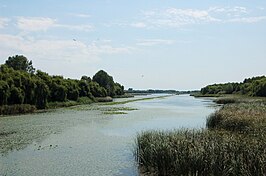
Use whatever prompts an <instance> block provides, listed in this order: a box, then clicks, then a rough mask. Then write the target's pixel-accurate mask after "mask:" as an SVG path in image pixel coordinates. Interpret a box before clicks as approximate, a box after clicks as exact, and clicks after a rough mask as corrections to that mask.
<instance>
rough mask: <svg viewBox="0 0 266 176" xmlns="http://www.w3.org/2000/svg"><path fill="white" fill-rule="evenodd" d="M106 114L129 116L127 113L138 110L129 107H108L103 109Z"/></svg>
mask: <svg viewBox="0 0 266 176" xmlns="http://www.w3.org/2000/svg"><path fill="white" fill-rule="evenodd" d="M101 110H102V111H103V113H104V114H127V113H126V112H125V111H134V110H137V109H136V108H129V107H107V108H103V109H101Z"/></svg>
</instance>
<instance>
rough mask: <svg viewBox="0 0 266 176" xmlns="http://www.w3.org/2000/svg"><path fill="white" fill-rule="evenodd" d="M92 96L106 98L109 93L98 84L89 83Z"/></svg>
mask: <svg viewBox="0 0 266 176" xmlns="http://www.w3.org/2000/svg"><path fill="white" fill-rule="evenodd" d="M89 86H90V90H91V94H92V95H93V96H94V97H106V96H107V91H106V89H105V88H104V87H101V86H100V85H99V84H98V83H97V82H94V81H92V82H90V83H89Z"/></svg>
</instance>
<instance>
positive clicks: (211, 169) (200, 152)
mask: <svg viewBox="0 0 266 176" xmlns="http://www.w3.org/2000/svg"><path fill="white" fill-rule="evenodd" d="M136 144H137V149H136V157H137V158H136V159H137V161H138V163H139V166H140V168H141V170H142V173H145V174H146V175H149V173H150V174H151V173H152V174H153V175H189V176H197V175H250V176H251V175H256V176H259V175H265V173H266V148H265V146H266V141H265V140H264V139H263V138H262V137H261V138H259V137H250V136H244V135H240V134H232V133H228V132H220V131H204V130H202V131H189V130H181V131H174V132H160V131H150V132H143V133H141V134H139V135H138V137H137V140H136Z"/></svg>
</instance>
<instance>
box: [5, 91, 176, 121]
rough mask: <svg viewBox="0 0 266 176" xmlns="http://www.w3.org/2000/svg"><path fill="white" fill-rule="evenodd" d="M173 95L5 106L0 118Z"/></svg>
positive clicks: (102, 98) (85, 98) (163, 96)
mask: <svg viewBox="0 0 266 176" xmlns="http://www.w3.org/2000/svg"><path fill="white" fill-rule="evenodd" d="M169 96H173V95H158V96H153V97H145V98H136V99H131V98H133V97H134V96H133V97H132V96H122V97H119V98H121V99H122V98H123V99H124V98H126V99H128V100H125V101H118V102H114V101H113V98H111V97H101V98H94V99H90V98H88V97H81V98H79V99H78V100H77V101H70V100H68V101H65V102H50V103H48V107H47V109H44V110H37V108H36V107H35V106H34V105H28V104H21V105H5V106H0V116H8V115H22V114H32V113H40V112H45V111H47V110H51V109H58V108H67V107H74V106H79V105H86V104H87V105H90V104H98V105H119V104H126V103H130V102H135V101H144V100H152V99H157V98H166V97H169Z"/></svg>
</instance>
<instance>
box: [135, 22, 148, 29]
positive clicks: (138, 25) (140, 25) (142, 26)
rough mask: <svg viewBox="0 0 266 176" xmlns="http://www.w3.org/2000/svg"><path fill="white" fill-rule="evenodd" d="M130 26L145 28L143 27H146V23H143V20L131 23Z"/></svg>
mask: <svg viewBox="0 0 266 176" xmlns="http://www.w3.org/2000/svg"><path fill="white" fill-rule="evenodd" d="M131 26H133V27H136V28H145V27H147V26H146V24H145V23H143V22H137V23H132V24H131Z"/></svg>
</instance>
